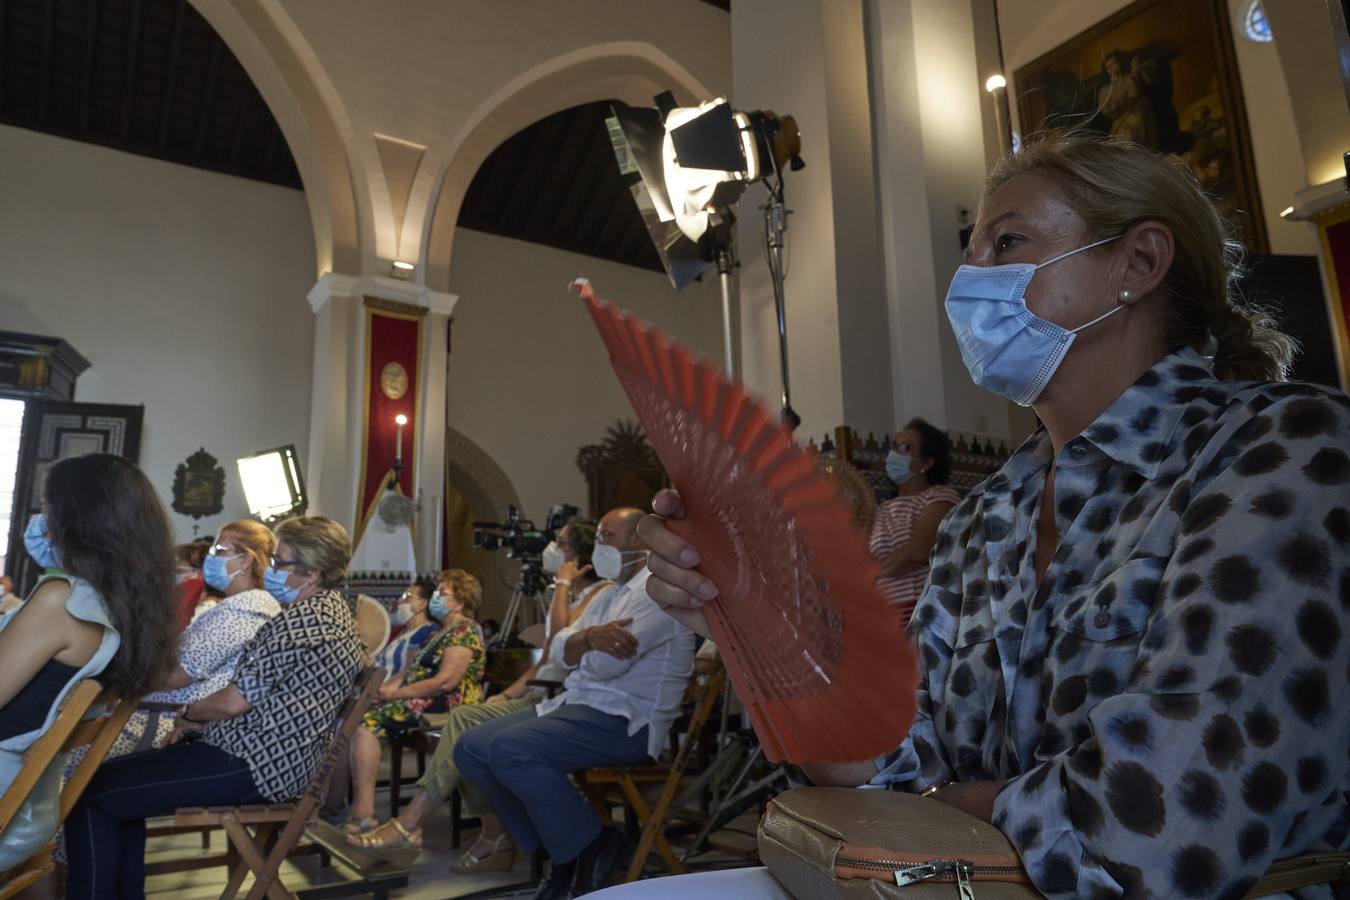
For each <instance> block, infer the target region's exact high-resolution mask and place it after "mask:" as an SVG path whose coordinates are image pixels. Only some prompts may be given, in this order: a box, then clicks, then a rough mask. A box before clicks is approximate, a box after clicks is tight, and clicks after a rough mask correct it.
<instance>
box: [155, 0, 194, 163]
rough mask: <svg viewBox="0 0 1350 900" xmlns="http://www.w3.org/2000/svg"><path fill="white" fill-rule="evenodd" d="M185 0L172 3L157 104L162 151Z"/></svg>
mask: <svg viewBox="0 0 1350 900" xmlns="http://www.w3.org/2000/svg"><path fill="white" fill-rule="evenodd" d="M186 8H187V0H178V2H177V3H175V4H174V5H173V33H172V36H171V37H170V38H169V68H168V71H167V72H166V73H165V76H164V95H163V99H161V100H160V104H159V131H158V137H157V138H156V141H155V145H156V146H157V147H159V152H160V153H163V152H164V151H165V150H167V149H168V148H169V130H170V128H171V126H172V125H173V94H174V91H175V90H176V89H177V87H178V59H179V56H180V55H181V54H182V51H183V13H184V10H185V9H186Z"/></svg>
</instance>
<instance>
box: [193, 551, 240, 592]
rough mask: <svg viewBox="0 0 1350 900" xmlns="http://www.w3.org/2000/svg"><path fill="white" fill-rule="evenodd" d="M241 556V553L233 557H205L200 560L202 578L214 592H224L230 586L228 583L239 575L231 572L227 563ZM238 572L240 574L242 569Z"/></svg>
mask: <svg viewBox="0 0 1350 900" xmlns="http://www.w3.org/2000/svg"><path fill="white" fill-rule="evenodd" d="M243 555H244V554H242V553H236V554H234V555H233V556H208V557H206V559H203V560H202V578H203V579H204V580H205V581H206V583H207V584H208V585H210V586H211V587H213V588H215V589H216V590H218V591H223V590H226V589H227V588H228V587H229V586H230V582H231V581H233V580H234V576H235V575H238V574H239V572H231V571H230V570H229V567H228V565H227V563H228V562H229V561H230V560H232V559H238V558H239V557H241V556H243ZM239 571H240V572H242V571H243V569H240V570H239Z"/></svg>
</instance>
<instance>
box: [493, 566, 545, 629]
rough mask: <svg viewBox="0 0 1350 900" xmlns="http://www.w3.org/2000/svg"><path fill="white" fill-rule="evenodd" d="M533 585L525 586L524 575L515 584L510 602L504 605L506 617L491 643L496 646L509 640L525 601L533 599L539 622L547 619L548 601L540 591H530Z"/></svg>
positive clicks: (503, 618)
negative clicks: (536, 606) (536, 607)
mask: <svg viewBox="0 0 1350 900" xmlns="http://www.w3.org/2000/svg"><path fill="white" fill-rule="evenodd" d="M532 587H533V585H529V584H527V582H526V580H525V577H524V574H523V573H522V575H521V579H520V580H519V581H517V582H516V586H515V587H514V588H513V589H512V591H511V602H510V603H508V604H507V605H506V615H505V616H503V617H502V628H501V631H499V632H498V633H497V634H496V635H495V636H494V637H493V638H492V643H493V644H497V645H499V646H500V645H502V644H505V643H506V642H507V641H508V640H510V639H511V631H512V629H513V628H515V627H516V619H518V618H520V608H521V607H522V606H523V605H524V604H525V601H526V600H527V599H533V600H534V602H535V603H536V604H537V605H538V607H539V620H540V621H541V622H542V621H544V620H545V619H547V618H548V601H547V600H545V599H544V594H543V592H542V591H538V590H532V589H531V588H532Z"/></svg>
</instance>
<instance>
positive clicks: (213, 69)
mask: <svg viewBox="0 0 1350 900" xmlns="http://www.w3.org/2000/svg"><path fill="white" fill-rule="evenodd" d="M224 47H225V42H224V41H222V40H221V39H220V35H218V34H213V35H211V59H210V61H209V62H208V63H207V64H206V81H205V83H204V84H203V85H202V102H201V109H202V111H201V115H199V116H198V117H197V139H196V141H194V142H193V147H194V148H195V152H196V154H197V156H198V157H201V156H205V155H206V136H207V134H209V133H210V131H211V115H212V114H213V113H214V112H215V110H216V91H217V90H219V86H218V85H217V84H216V80H217V79H218V78H219V76H220V54H221V51H222V49H223V48H224Z"/></svg>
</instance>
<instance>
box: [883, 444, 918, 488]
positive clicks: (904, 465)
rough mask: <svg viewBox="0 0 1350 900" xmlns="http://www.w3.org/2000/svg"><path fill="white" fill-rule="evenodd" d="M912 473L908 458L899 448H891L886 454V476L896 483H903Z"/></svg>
mask: <svg viewBox="0 0 1350 900" xmlns="http://www.w3.org/2000/svg"><path fill="white" fill-rule="evenodd" d="M913 474H914V469H913V468H912V466H911V464H910V458H909V457H908V456H906V455H905V454H904V453H901V452H900V451H899V450H892V451H891V452H890V453H887V454H886V477H887V478H889V479H890V480H891V481H894V482H895V483H896V484H903V483H904V482H906V481H909V479H910V477H911V476H912V475H913Z"/></svg>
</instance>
